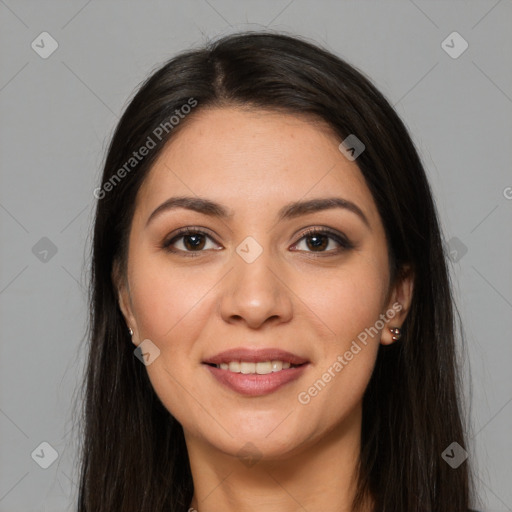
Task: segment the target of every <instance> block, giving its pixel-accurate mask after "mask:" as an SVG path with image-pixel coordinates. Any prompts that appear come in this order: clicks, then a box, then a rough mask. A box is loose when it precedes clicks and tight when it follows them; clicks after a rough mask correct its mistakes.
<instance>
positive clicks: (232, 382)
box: [205, 363, 308, 396]
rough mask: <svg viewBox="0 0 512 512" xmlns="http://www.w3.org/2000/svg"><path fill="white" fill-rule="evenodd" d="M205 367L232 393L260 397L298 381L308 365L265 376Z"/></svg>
mask: <svg viewBox="0 0 512 512" xmlns="http://www.w3.org/2000/svg"><path fill="white" fill-rule="evenodd" d="M205 366H206V368H207V369H208V370H209V371H210V373H211V374H212V375H213V376H214V377H215V378H216V379H217V380H218V381H219V382H220V383H221V384H224V385H225V386H227V387H228V388H230V389H232V390H233V391H236V392H237V393H240V394H242V395H248V396H261V395H267V394H268V393H273V392H274V391H277V390H278V389H279V388H281V387H282V386H284V385H285V384H288V383H289V382H292V381H294V380H296V379H298V378H299V377H300V376H301V375H302V374H303V373H304V371H305V370H306V367H307V366H308V363H306V364H303V365H301V366H295V367H293V368H287V369H286V370H280V371H278V372H272V373H267V374H265V375H259V374H255V373H250V374H246V373H235V372H230V371H229V370H222V369H220V368H217V367H216V366H210V365H208V364H206V365H205Z"/></svg>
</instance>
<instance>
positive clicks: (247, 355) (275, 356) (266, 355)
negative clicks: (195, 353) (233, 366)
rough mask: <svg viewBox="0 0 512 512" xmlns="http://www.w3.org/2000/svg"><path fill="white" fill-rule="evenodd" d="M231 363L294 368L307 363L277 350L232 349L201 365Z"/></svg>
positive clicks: (301, 358) (302, 359)
mask: <svg viewBox="0 0 512 512" xmlns="http://www.w3.org/2000/svg"><path fill="white" fill-rule="evenodd" d="M231 361H246V362H248V363H260V362H264V361H283V362H288V363H290V364H291V365H296V366H297V365H302V364H304V363H308V362H309V361H308V360H307V359H305V358H303V357H301V356H298V355H296V354H292V353H291V352H287V351H285V350H281V349H277V348H261V349H247V348H234V349H230V350H226V351H224V352H220V353H218V354H216V355H214V356H212V357H208V358H207V359H205V360H204V361H203V363H205V364H210V365H212V364H215V365H219V364H221V363H230V362H231Z"/></svg>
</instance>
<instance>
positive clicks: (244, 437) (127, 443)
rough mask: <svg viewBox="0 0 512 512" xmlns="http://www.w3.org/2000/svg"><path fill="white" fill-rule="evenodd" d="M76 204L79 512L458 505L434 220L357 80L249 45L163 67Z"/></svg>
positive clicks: (386, 110) (448, 315) (366, 85)
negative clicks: (83, 281)
mask: <svg viewBox="0 0 512 512" xmlns="http://www.w3.org/2000/svg"><path fill="white" fill-rule="evenodd" d="M95 196H96V197H97V198H98V204H97V212H96V221H95V228H94V243H93V256H92V283H91V333H90V352H89V354H90V356H89V362H88V373H87V380H86V386H85V389H86V391H85V392H86V395H85V401H84V427H85V431H84V438H83V460H82V475H81V486H80V496H79V510H80V511H81V512H85V511H88V512H90V511H94V512H102V511H109V512H112V511H123V512H129V511H132V510H133V511H141V510H142V511H151V512H156V511H164V510H165V511H180V512H181V511H186V510H190V509H192V510H198V511H199V512H216V511H221V510H222V511H230V510H258V511H266V510H280V511H295V510H310V511H314V510H326V511H353V510H354V511H355V510H359V511H386V512H387V511H394V512H396V511H403V512H405V511H408V512H410V511H443V510H446V511H448V510H449V511H450V512H462V511H467V510H468V506H469V502H470V499H471V485H470V472H469V467H468V461H467V460H464V459H465V457H466V456H467V455H466V452H465V450H464V446H466V443H465V433H464V432H465V429H464V422H463V417H462V413H461V404H460V402H459V387H458V374H457V362H456V357H455V346H454V322H453V309H452V308H453V306H452V298H451V292H450V286H449V278H448V274H447V268H446V262H445V261H446V260H445V254H444V251H443V244H442V238H441V234H440V229H439V224H438V220H437V215H436V210H435V206H434V203H433V200H432V196H431V192H430V188H429V185H428V182H427V179H426V176H425V172H424V170H423V167H422V164H421V162H420V160H419V157H418V154H417V152H416V150H415V148H414V146H413V144H412V142H411V139H410V137H409V135H408V133H407V131H406V129H405V127H404V125H403V123H402V122H401V121H400V119H399V118H398V116H397V115H396V113H395V112H394V111H393V109H392V107H391V106H390V105H389V103H388V102H387V101H386V100H385V99H384V97H383V96H382V95H381V94H380V93H379V92H378V91H377V90H376V89H375V87H374V86H373V85H372V84H371V83H370V82H369V81H368V79H366V78H365V77H363V76H362V74H361V73H359V72H358V71H356V70H355V69H354V68H352V67H351V66H350V65H348V64H347V63H346V62H344V61H342V60H340V59H339V58H337V57H336V56H334V55H332V54H330V53H329V52H327V51H325V50H323V49H320V48H318V47H316V46H315V45H312V44H310V43H308V42H305V41H303V40H300V39H298V38H294V37H290V36H286V35H276V34H269V33H245V34H238V35H233V36H228V37H225V38H223V39H221V40H220V41H217V42H215V43H213V44H211V45H209V46H207V47H206V48H203V49H199V50H194V51H189V52H187V53H184V54H182V55H179V56H177V57H176V58H173V59H171V60H170V61H169V62H167V63H166V64H165V65H164V66H163V67H161V68H160V69H158V70H157V71H156V72H154V73H153V74H152V76H150V77H149V79H148V80H147V81H146V82H145V83H144V84H142V86H141V87H140V89H139V91H138V92H137V94H136V95H135V96H134V98H133V99H132V100H131V102H130V104H129V105H128V107H127V109H126V111H125V112H124V115H123V116H122V118H121V120H120V122H119V124H118V126H117V129H116V131H115V134H114V136H113V139H112V142H111V144H110V147H109V150H108V155H107V158H106V162H105V167H104V172H103V178H102V183H101V186H100V187H98V189H96V190H95Z"/></svg>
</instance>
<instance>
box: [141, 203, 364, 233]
mask: <svg viewBox="0 0 512 512" xmlns="http://www.w3.org/2000/svg"><path fill="white" fill-rule="evenodd" d="M176 208H185V209H187V210H193V211H195V212H198V213H202V214H203V215H208V216H210V217H218V218H220V219H229V218H231V217H233V212H231V211H230V210H228V209H227V208H225V207H224V206H222V205H221V204H219V203H216V202H214V201H210V200H209V199H203V198H200V197H186V196H182V197H171V198H170V199H167V201H165V202H163V203H162V204H161V205H160V206H158V207H157V208H156V210H154V211H153V213H152V214H151V215H150V216H149V218H148V220H147V222H146V226H147V225H148V224H149V223H150V222H151V221H152V220H153V219H155V218H156V217H158V216H160V215H161V214H162V213H164V212H166V211H169V210H173V209H176ZM331 208H343V209H345V210H348V211H351V212H352V213H355V214H356V215H357V216H359V218H360V219H361V220H362V221H363V222H364V223H365V224H366V226H368V227H370V223H369V222H368V219H367V217H366V215H365V214H364V213H363V211H362V210H361V208H359V206H357V205H356V204H355V203H352V202H351V201H348V200H346V199H342V198H340V197H329V198H321V199H311V200H309V201H295V202H293V203H290V204H287V205H285V206H284V207H283V208H281V209H280V210H279V212H278V214H277V220H278V222H279V221H283V220H289V219H295V218H297V217H300V216H302V215H306V214H309V213H314V212H319V211H322V210H329V209H331Z"/></svg>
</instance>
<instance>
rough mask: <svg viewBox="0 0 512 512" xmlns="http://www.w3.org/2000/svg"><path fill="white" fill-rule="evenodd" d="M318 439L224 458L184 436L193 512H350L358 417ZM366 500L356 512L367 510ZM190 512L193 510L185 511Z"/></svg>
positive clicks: (198, 441) (357, 448)
mask: <svg viewBox="0 0 512 512" xmlns="http://www.w3.org/2000/svg"><path fill="white" fill-rule="evenodd" d="M357 425H359V427H358V428H354V425H346V424H345V425H342V426H340V427H339V428H337V429H334V430H333V431H331V432H330V433H328V434H324V435H323V436H322V437H321V438H320V439H319V440H315V439H311V438H310V439H309V440H308V441H307V446H306V443H304V444H303V446H302V447H299V448H296V449H294V450H293V451H291V452H289V453H288V454H286V455H280V456H279V457H278V458H277V457H270V456H268V457H266V456H265V455H263V456H262V458H260V459H258V457H254V458H253V459H252V460H251V458H250V457H249V458H241V457H237V456H236V455H228V454H226V453H225V452H222V451H220V450H218V449H216V448H215V447H212V446H211V445H210V444H208V443H206V442H205V441H204V439H198V438H195V437H193V436H191V435H190V434H188V433H187V432H186V433H185V439H186V443H187V449H188V452H189V460H190V467H191V471H192V477H193V481H194V496H193V499H192V502H191V504H190V507H191V508H192V509H193V510H195V511H197V512H221V511H222V512H231V511H233V512H234V511H237V512H238V511H240V510H244V511H246V512H256V511H257V512H276V511H279V512H298V511H301V512H302V511H304V510H322V511H323V512H352V511H353V508H352V501H353V498H354V496H355V492H356V486H357V476H358V461H359V452H360V441H361V439H360V416H359V417H358V418H356V424H355V426H356V427H357ZM372 510H373V508H372V502H371V499H370V498H369V499H368V500H366V502H365V503H364V504H363V507H362V509H361V512H371V511H372ZM190 512H193V511H190Z"/></svg>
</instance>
